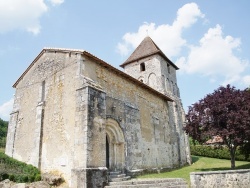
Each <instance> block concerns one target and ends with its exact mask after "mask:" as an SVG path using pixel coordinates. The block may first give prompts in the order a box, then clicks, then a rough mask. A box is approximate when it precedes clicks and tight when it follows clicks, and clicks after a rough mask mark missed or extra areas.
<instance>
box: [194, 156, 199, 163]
mask: <svg viewBox="0 0 250 188" xmlns="http://www.w3.org/2000/svg"><path fill="white" fill-rule="evenodd" d="M199 158H200V157H198V156H192V163H195V162H197V161H198V160H199Z"/></svg>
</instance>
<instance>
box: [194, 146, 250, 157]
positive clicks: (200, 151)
mask: <svg viewBox="0 0 250 188" xmlns="http://www.w3.org/2000/svg"><path fill="white" fill-rule="evenodd" d="M190 149H191V154H192V155H198V156H203V157H212V158H219V159H231V157H230V153H229V150H228V148H227V147H225V146H208V145H191V146H190ZM235 160H237V161H250V157H249V156H248V158H247V157H246V156H245V155H244V154H241V153H240V150H239V149H237V150H236V153H235Z"/></svg>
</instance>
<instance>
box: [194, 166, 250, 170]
mask: <svg viewBox="0 0 250 188" xmlns="http://www.w3.org/2000/svg"><path fill="white" fill-rule="evenodd" d="M240 169H250V164H245V165H239V166H236V167H235V169H231V168H200V169H196V170H199V171H220V170H240Z"/></svg>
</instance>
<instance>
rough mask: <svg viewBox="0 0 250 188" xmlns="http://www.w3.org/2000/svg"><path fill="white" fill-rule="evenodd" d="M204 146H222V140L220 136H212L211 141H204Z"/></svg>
mask: <svg viewBox="0 0 250 188" xmlns="http://www.w3.org/2000/svg"><path fill="white" fill-rule="evenodd" d="M206 144H223V139H222V138H221V137H220V136H218V135H217V136H213V138H212V139H209V140H208V141H206Z"/></svg>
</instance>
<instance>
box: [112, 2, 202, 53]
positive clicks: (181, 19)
mask: <svg viewBox="0 0 250 188" xmlns="http://www.w3.org/2000/svg"><path fill="white" fill-rule="evenodd" d="M203 17H204V15H203V14H202V13H201V11H200V9H199V7H198V6H197V4H195V3H189V4H186V5H184V6H183V7H181V8H180V9H179V10H178V12H177V18H176V20H175V21H174V22H173V24H172V25H168V24H163V25H159V26H156V25H155V23H149V24H148V23H144V24H143V25H141V26H140V27H139V29H138V31H137V32H135V33H126V34H125V35H124V36H123V38H122V39H123V41H122V42H121V43H119V44H118V45H117V51H118V52H119V53H120V54H121V55H123V56H125V55H127V54H128V53H129V52H130V51H131V50H132V49H134V48H135V47H137V46H138V45H139V43H140V42H141V41H142V40H143V38H145V36H147V35H149V36H150V37H151V38H152V39H153V40H154V41H155V42H156V43H157V45H159V47H160V48H161V50H162V51H163V52H164V53H165V54H167V55H168V57H173V56H177V55H178V54H179V53H180V51H181V48H182V47H183V46H184V45H186V43H187V42H186V40H185V39H183V38H182V32H183V30H184V29H185V28H188V27H190V26H192V25H193V24H194V23H195V22H197V20H198V19H199V18H203Z"/></svg>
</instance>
